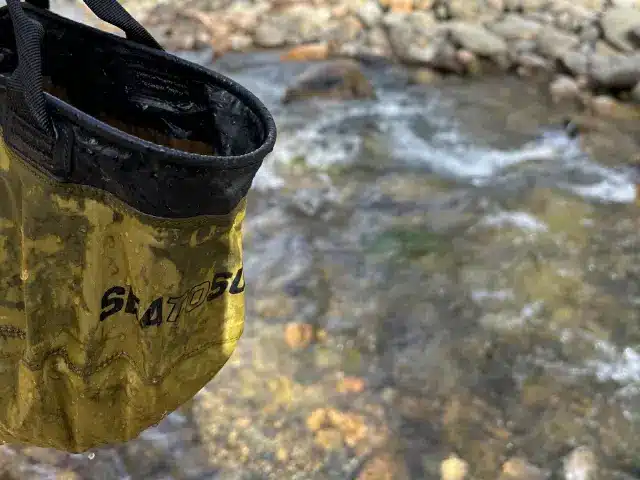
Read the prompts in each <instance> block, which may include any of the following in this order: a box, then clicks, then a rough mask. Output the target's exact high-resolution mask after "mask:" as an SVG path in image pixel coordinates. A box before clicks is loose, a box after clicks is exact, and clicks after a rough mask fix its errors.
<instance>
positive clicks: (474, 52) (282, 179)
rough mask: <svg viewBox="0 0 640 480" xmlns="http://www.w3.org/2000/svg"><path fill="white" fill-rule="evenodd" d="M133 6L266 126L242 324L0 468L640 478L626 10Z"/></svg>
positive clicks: (128, 475) (632, 102) (250, 218)
mask: <svg viewBox="0 0 640 480" xmlns="http://www.w3.org/2000/svg"><path fill="white" fill-rule="evenodd" d="M124 3H125V5H126V6H127V8H129V9H130V11H131V12H132V13H133V14H134V16H136V18H138V19H139V20H140V21H141V22H142V23H143V24H144V25H145V26H147V27H148V28H149V29H150V30H151V31H152V32H153V33H154V34H155V35H156V36H157V38H158V39H159V40H160V41H161V43H163V45H165V46H166V48H168V49H170V50H172V51H174V52H177V53H178V54H179V55H181V56H184V57H185V58H188V59H190V60H192V61H195V62H198V63H201V64H204V65H206V66H208V67H210V68H212V69H214V70H217V71H219V72H222V73H224V74H226V75H228V76H230V77H232V78H234V79H235V80H237V81H239V82H240V83H241V84H243V85H244V86H246V87H248V88H249V89H250V90H252V91H253V92H254V93H255V94H256V95H257V96H258V97H259V98H260V99H261V100H262V101H263V102H265V104H266V105H267V106H268V107H269V109H270V110H271V111H272V112H273V114H274V116H275V118H276V122H277V124H278V128H279V140H278V144H277V146H276V149H275V151H274V152H273V154H271V155H270V156H269V157H268V158H267V160H266V161H265V164H264V165H263V167H262V169H261V171H260V172H259V174H258V176H257V178H256V180H255V182H254V187H253V190H252V192H251V194H250V205H249V211H248V215H247V221H246V225H245V235H246V240H245V246H246V257H245V270H246V272H245V274H246V281H247V286H248V288H247V318H246V330H245V333H244V336H243V338H242V340H241V341H240V343H239V346H238V350H237V351H236V353H235V354H234V356H233V357H232V359H231V360H230V362H229V363H228V364H227V365H226V366H225V368H224V369H223V370H222V371H221V373H220V374H219V375H218V376H217V377H216V378H215V379H213V380H212V381H211V382H210V384H209V385H208V386H207V387H206V388H204V389H203V390H202V391H201V392H200V393H199V394H198V395H197V396H196V397H195V398H194V399H193V400H192V401H191V402H189V403H188V404H186V405H184V406H183V407H182V408H180V409H179V410H178V411H176V412H174V413H172V414H170V415H169V416H168V417H167V418H166V419H165V420H164V421H163V422H162V423H160V424H159V425H157V426H155V427H153V428H151V429H149V430H148V431H146V432H144V433H143V434H142V435H141V436H140V437H139V438H138V439H137V440H135V441H132V442H130V443H128V444H125V445H121V446H117V447H114V448H109V449H100V450H95V451H93V452H91V453H88V454H84V455H68V454H64V453H61V452H56V451H53V450H45V449H39V448H28V447H15V446H7V445H5V446H3V447H0V468H1V469H2V470H3V473H2V474H1V475H0V478H1V479H2V480H10V479H52V480H54V479H68V480H72V479H91V480H100V479H105V480H109V479H133V480H135V479H153V480H170V479H175V480H187V479H188V480H205V479H212V480H214V479H216V480H217V479H221V480H222V479H224V480H231V479H234V480H235V479H237V480H245V479H246V480H249V479H358V480H396V479H397V480H404V479H440V478H442V479H443V480H461V479H464V478H467V479H480V480H485V479H486V480H494V479H499V480H539V479H566V480H596V479H598V480H599V479H604V480H607V479H611V480H633V479H640V318H639V314H638V307H639V305H640V283H639V280H640V233H639V228H640V216H639V210H638V203H637V193H636V182H637V173H636V165H637V164H638V163H639V162H640V149H639V148H638V147H639V145H640V109H639V107H638V104H639V103H640V49H639V48H638V47H639V46H640V44H639V43H638V40H640V7H639V6H638V3H637V2H634V1H632V0H628V1H625V2H604V1H603V2H600V1H599V0H575V1H572V2H564V1H562V0H552V1H542V0H486V1H480V0H478V1H471V0H448V1H442V0H415V1H414V0H344V1H343V0H314V1H313V2H306V1H305V2H302V1H290V2H286V1H284V0H256V1H251V0H165V1H148V0H147V1H142V0H141V1H135V0H129V1H127V2H124ZM53 9H54V10H55V11H57V12H59V13H61V14H63V15H65V16H68V17H72V18H75V19H77V20H79V21H83V22H87V23H90V24H93V25H95V26H98V27H100V28H107V29H108V27H106V26H105V25H103V24H101V23H99V22H96V20H95V18H94V17H92V16H91V15H89V14H87V10H86V8H85V7H84V6H82V5H81V4H79V3H76V2H73V1H71V0H60V1H58V2H54V8H53Z"/></svg>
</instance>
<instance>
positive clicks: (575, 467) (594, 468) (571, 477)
mask: <svg viewBox="0 0 640 480" xmlns="http://www.w3.org/2000/svg"><path fill="white" fill-rule="evenodd" d="M597 475H598V459H597V457H596V454H595V453H594V452H593V451H592V450H591V449H590V448H589V447H585V446H582V447H578V448H576V449H574V450H572V451H571V453H570V454H569V455H567V456H566V457H565V459H564V478H565V480H595V479H596V478H597Z"/></svg>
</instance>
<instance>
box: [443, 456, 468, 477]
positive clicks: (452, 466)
mask: <svg viewBox="0 0 640 480" xmlns="http://www.w3.org/2000/svg"><path fill="white" fill-rule="evenodd" d="M468 472H469V465H468V464H467V462H465V461H464V460H463V459H461V458H460V457H458V456H457V455H449V457H448V458H447V459H446V460H444V461H443V462H442V464H441V465H440V478H441V479H442V480H463V479H464V478H466V477H467V473H468Z"/></svg>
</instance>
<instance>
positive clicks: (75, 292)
mask: <svg viewBox="0 0 640 480" xmlns="http://www.w3.org/2000/svg"><path fill="white" fill-rule="evenodd" d="M85 3H86V4H87V5H88V6H89V7H90V8H91V10H93V12H94V13H95V14H96V15H97V16H98V17H100V18H101V19H102V20H105V21H107V22H108V23H111V24H112V25H114V26H116V27H118V28H120V29H122V30H123V31H124V32H125V33H126V36H127V38H126V39H125V38H121V37H119V36H117V35H112V34H109V33H105V32H102V31H99V30H97V29H94V28H91V27H88V26H85V25H82V24H80V23H77V22H73V21H70V20H68V19H65V18H62V17H60V16H58V15H55V14H53V13H51V12H49V11H48V10H45V9H40V8H35V7H34V6H32V5H28V4H24V5H23V4H21V3H20V2H19V0H8V2H7V6H6V7H3V8H0V107H1V108H0V122H1V123H0V441H3V442H6V443H24V444H30V445H36V446H43V447H53V448H57V449H62V450H66V451H71V452H81V451H85V450H87V449H89V448H93V447H97V446H100V445H105V444H112V443H117V442H123V441H127V440H129V439H132V438H135V437H136V436H137V435H138V434H139V433H140V432H142V431H143V430H144V429H146V428H148V427H149V426H151V425H153V424H156V423H158V422H159V421H160V420H161V419H162V418H163V417H164V416H166V415H167V414H168V413H170V412H171V411H173V410H175V409H176V408H178V407H179V406H180V405H181V404H183V403H184V402H185V401H187V400H189V399H190V398H192V397H193V396H194V395H195V394H196V393H197V392H198V390H200V389H201V388H202V387H203V386H204V385H205V384H206V383H207V382H208V381H210V380H211V379H212V378H213V377H214V376H215V375H216V373H217V372H218V371H219V370H220V368H221V367H222V366H223V365H224V363H225V362H226V361H227V360H228V359H229V357H230V355H231V354H232V352H233V350H234V348H235V346H236V342H237V341H238V338H239V337H240V335H241V333H242V329H243V323H244V290H245V284H244V276H243V263H242V222H243V218H244V215H245V202H246V200H245V196H246V195H247V192H248V191H249V189H250V186H251V183H252V180H253V178H254V176H255V174H256V172H257V170H258V169H259V168H260V165H261V163H262V161H263V159H264V158H265V156H266V155H267V154H268V153H269V152H270V151H271V150H272V149H273V146H274V143H275V139H276V128H275V124H274V121H273V119H272V117H271V115H270V114H269V112H268V111H267V109H266V108H265V107H264V105H263V104H262V103H261V102H260V101H259V100H258V99H257V98H256V97H255V96H254V95H252V94H251V93H250V92H249V91H247V90H246V89H245V88H243V87H242V86H240V85H238V84H237V83H235V82H233V81H232V80H230V79H228V78H226V77H224V76H222V75H219V74H217V73H215V72H212V71H210V70H207V69H205V68H203V67H200V66H198V65H195V64H192V63H190V62H187V61H185V60H182V59H180V58H178V57H176V56H174V55H170V54H168V53H166V52H164V51H163V50H162V49H161V47H160V46H159V45H158V44H157V43H156V41H155V40H154V39H153V38H152V37H151V35H150V34H149V33H148V32H147V31H146V30H145V29H144V28H143V27H142V26H141V25H140V24H139V23H138V22H136V21H135V20H134V19H133V18H132V17H131V16H130V15H129V14H128V13H127V12H126V11H125V10H124V9H123V8H122V6H121V5H119V4H118V3H117V2H116V1H115V0H86V1H85Z"/></svg>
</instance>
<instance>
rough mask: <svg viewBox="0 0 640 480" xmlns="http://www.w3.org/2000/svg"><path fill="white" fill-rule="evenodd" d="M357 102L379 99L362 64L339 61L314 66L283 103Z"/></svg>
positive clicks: (304, 73) (298, 80)
mask: <svg viewBox="0 0 640 480" xmlns="http://www.w3.org/2000/svg"><path fill="white" fill-rule="evenodd" d="M316 97H321V98H331V99H338V100H353V99H365V98H375V91H374V89H373V86H372V85H371V82H370V81H369V80H368V79H367V77H366V76H365V75H364V73H363V71H362V68H361V67H360V64H359V63H358V62H356V61H352V60H335V61H332V62H327V63H322V64H318V65H313V66H311V67H310V68H309V69H307V70H306V71H304V72H303V73H302V74H301V75H300V76H299V77H298V78H297V79H296V80H295V82H294V84H293V85H291V86H290V87H289V88H287V90H286V92H285V95H284V98H283V100H282V101H283V103H289V102H293V101H296V100H307V99H310V98H316Z"/></svg>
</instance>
